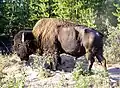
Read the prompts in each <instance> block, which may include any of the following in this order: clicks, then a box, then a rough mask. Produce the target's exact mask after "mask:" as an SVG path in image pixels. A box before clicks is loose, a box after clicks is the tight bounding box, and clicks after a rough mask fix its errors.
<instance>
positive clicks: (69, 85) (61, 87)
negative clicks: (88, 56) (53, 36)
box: [3, 54, 120, 88]
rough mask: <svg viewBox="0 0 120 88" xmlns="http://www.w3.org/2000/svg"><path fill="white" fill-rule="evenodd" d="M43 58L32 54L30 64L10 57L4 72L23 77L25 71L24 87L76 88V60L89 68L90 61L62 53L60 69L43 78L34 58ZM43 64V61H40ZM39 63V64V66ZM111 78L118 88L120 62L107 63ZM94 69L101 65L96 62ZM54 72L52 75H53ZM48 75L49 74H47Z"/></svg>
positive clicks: (113, 86) (113, 87)
mask: <svg viewBox="0 0 120 88" xmlns="http://www.w3.org/2000/svg"><path fill="white" fill-rule="evenodd" d="M33 58H41V57H38V56H36V55H31V56H30V61H29V65H27V64H26V63H22V62H21V61H20V59H19V58H18V57H17V56H13V57H12V58H10V63H9V64H7V65H6V67H5V68H4V69H3V73H6V74H7V76H6V80H7V77H10V76H12V75H14V77H18V78H19V77H22V76H23V73H25V85H24V88H74V84H75V81H74V80H73V77H72V71H73V69H74V67H75V63H76V62H79V61H80V62H83V63H85V64H84V65H83V67H84V69H86V68H87V66H88V62H87V60H85V59H84V58H83V57H81V58H79V59H78V60H75V59H74V57H72V56H69V55H65V54H63V55H61V58H62V64H61V65H60V66H59V69H60V71H55V72H53V71H51V72H50V77H46V78H42V77H41V75H40V74H39V73H40V72H41V71H40V70H38V69H36V67H34V62H35V61H34V59H33ZM38 64H39V65H43V62H42V61H41V63H38ZM39 65H37V66H39ZM107 66H108V73H109V78H110V85H111V88H116V86H117V85H120V64H114V65H107ZM93 69H100V66H99V65H98V64H97V63H95V64H94V66H93ZM51 74H52V76H51ZM47 76H48V75H47Z"/></svg>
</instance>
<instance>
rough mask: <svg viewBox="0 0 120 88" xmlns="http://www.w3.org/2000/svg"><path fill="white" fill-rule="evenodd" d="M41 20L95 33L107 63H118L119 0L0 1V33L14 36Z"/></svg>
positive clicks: (119, 36) (119, 44)
mask: <svg viewBox="0 0 120 88" xmlns="http://www.w3.org/2000/svg"><path fill="white" fill-rule="evenodd" d="M44 17H47V18H50V17H54V18H61V19H69V20H72V21H74V22H75V23H79V24H83V25H87V26H89V27H93V28H95V29H96V30H99V31H100V32H102V33H103V34H104V35H105V37H104V38H105V57H106V59H107V61H108V62H111V61H112V62H114V61H115V62H118V61H120V49H119V48H118V47H120V0H0V34H3V33H5V34H9V35H14V34H15V33H16V32H18V31H19V30H22V29H25V28H32V27H33V26H34V25H35V23H36V22H37V21H38V20H39V19H41V18H44Z"/></svg>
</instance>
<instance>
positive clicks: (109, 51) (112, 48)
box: [104, 4, 120, 63]
mask: <svg viewBox="0 0 120 88" xmlns="http://www.w3.org/2000/svg"><path fill="white" fill-rule="evenodd" d="M114 6H115V7H116V12H115V13H113V15H115V16H116V17H117V20H118V24H117V25H118V26H117V27H113V26H111V25H110V24H109V23H107V24H106V25H107V29H108V34H107V39H106V45H105V49H104V50H105V57H106V58H107V61H108V62H110V63H116V62H119V61H120V49H119V48H118V47H120V5H119V4H114Z"/></svg>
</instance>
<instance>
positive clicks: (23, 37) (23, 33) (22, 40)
mask: <svg viewBox="0 0 120 88" xmlns="http://www.w3.org/2000/svg"><path fill="white" fill-rule="evenodd" d="M23 42H24V32H23V33H22V43H23Z"/></svg>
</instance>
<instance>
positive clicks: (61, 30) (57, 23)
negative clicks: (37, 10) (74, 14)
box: [32, 18, 106, 70]
mask: <svg viewBox="0 0 120 88" xmlns="http://www.w3.org/2000/svg"><path fill="white" fill-rule="evenodd" d="M32 33H33V35H34V36H35V38H36V39H37V41H38V42H39V49H40V50H41V51H42V53H46V54H50V55H51V56H52V57H53V58H54V63H53V64H55V65H53V69H55V66H56V64H57V62H58V61H57V60H59V59H60V56H59V54H60V53H63V52H64V53H68V54H71V55H74V56H76V57H80V56H82V55H85V54H86V52H87V53H88V59H89V60H90V65H89V70H91V68H92V65H93V63H94V57H95V56H96V57H97V59H98V61H99V62H100V63H101V61H104V67H105V68H106V60H105V59H104V57H103V55H102V52H103V50H102V48H103V42H102V35H101V33H99V32H97V31H95V30H92V29H91V28H88V27H86V26H83V25H77V24H74V23H72V22H70V21H64V20H59V19H54V18H44V19H41V20H39V21H38V22H37V23H36V25H35V26H34V28H33V30H32ZM58 58H59V59H58ZM59 62H60V61H59Z"/></svg>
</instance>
